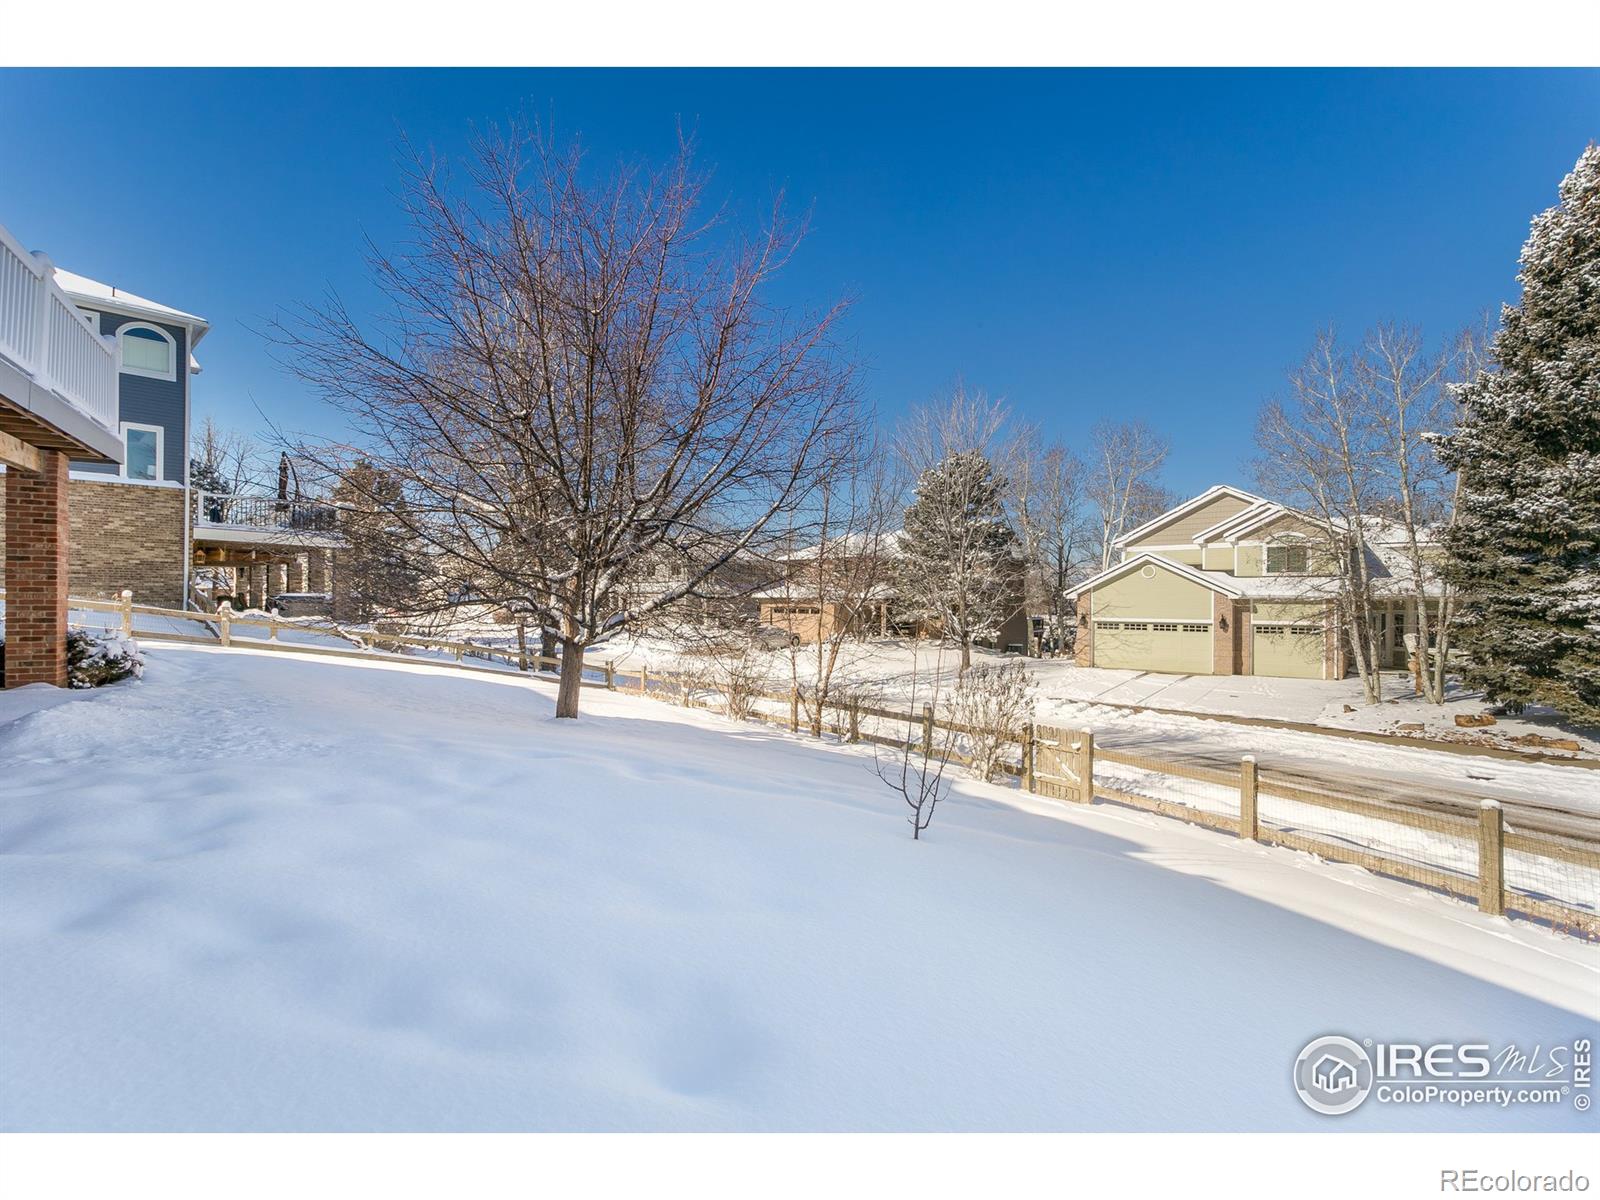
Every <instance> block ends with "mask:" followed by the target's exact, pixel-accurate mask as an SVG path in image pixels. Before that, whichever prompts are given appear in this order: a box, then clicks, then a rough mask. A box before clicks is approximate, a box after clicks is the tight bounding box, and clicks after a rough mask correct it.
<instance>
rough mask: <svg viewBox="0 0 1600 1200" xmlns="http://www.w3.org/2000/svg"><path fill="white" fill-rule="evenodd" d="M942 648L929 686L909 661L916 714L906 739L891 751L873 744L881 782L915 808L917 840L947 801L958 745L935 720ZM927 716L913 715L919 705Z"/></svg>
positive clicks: (913, 833) (913, 831)
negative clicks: (950, 770) (950, 769)
mask: <svg viewBox="0 0 1600 1200" xmlns="http://www.w3.org/2000/svg"><path fill="white" fill-rule="evenodd" d="M943 660H944V648H943V646H942V644H941V645H940V648H939V650H938V651H937V652H936V653H935V656H934V663H933V670H932V672H931V673H930V674H929V675H928V676H927V679H928V685H927V687H926V689H924V688H923V687H922V683H923V678H924V677H923V675H922V673H921V672H920V671H919V669H918V662H917V659H916V657H915V656H913V658H912V661H911V674H910V676H909V684H910V690H909V695H908V697H907V699H908V703H909V704H910V709H909V711H910V712H911V713H912V714H913V717H912V719H911V720H909V721H908V722H907V723H906V728H905V735H904V737H903V738H900V739H897V740H896V742H895V744H894V745H892V746H884V745H883V744H882V743H881V742H877V741H875V742H873V744H872V766H873V770H874V771H876V772H877V775H878V778H879V779H881V780H883V782H884V783H886V784H888V785H889V787H890V788H891V789H892V790H893V791H895V792H897V793H899V795H900V797H901V799H903V800H904V801H905V802H906V806H907V807H908V808H910V809H911V816H910V817H909V818H908V821H909V823H910V825H911V837H912V839H913V840H914V841H919V840H921V838H922V834H923V832H924V831H925V830H926V829H927V828H928V826H929V825H931V824H932V823H933V814H934V810H935V809H937V808H938V807H939V801H941V800H943V799H944V796H945V793H946V792H947V791H948V790H949V785H948V784H947V783H946V782H945V778H944V773H945V768H946V767H948V766H949V765H950V756H951V754H952V753H953V752H954V749H955V746H954V742H953V738H952V735H951V734H950V732H949V730H948V729H946V728H944V727H942V726H940V725H939V724H938V722H937V721H934V720H933V719H932V714H934V713H936V712H937V711H938V709H939V679H940V677H941V673H942V667H943ZM919 704H920V705H921V706H922V708H921V711H922V712H923V713H925V714H927V716H926V717H925V718H923V719H921V720H919V719H917V718H916V716H915V714H916V713H917V712H918V707H917V706H918V705H919Z"/></svg>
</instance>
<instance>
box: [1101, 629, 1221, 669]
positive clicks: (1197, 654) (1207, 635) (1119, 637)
mask: <svg viewBox="0 0 1600 1200" xmlns="http://www.w3.org/2000/svg"><path fill="white" fill-rule="evenodd" d="M1094 665H1095V666H1097V667H1126V668H1130V669H1132V670H1135V671H1161V672H1163V673H1165V674H1169V675H1209V674H1211V623H1210V622H1209V621H1096V622H1095V623H1094Z"/></svg>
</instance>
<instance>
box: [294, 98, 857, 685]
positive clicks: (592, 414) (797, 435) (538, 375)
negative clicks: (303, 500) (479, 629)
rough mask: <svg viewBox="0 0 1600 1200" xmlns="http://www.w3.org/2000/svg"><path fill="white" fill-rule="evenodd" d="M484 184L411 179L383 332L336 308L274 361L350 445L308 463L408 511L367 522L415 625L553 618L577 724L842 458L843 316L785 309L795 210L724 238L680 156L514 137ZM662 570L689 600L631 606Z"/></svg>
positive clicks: (386, 280) (383, 278)
mask: <svg viewBox="0 0 1600 1200" xmlns="http://www.w3.org/2000/svg"><path fill="white" fill-rule="evenodd" d="M468 175H469V178H468V181H467V185H466V186H465V187H464V188H463V189H460V190H459V191H458V190H457V189H456V188H455V187H454V185H453V184H452V182H451V181H450V179H449V178H448V176H447V174H446V172H445V171H444V169H443V168H442V166H441V165H440V164H438V163H436V162H433V161H429V160H426V159H424V158H422V157H421V156H420V155H419V156H416V157H415V158H414V159H413V165H412V167H411V169H410V170H409V171H408V174H407V179H406V187H405V189H404V204H405V212H406V216H407V217H408V218H409V221H410V225H411V232H410V235H409V237H408V239H407V241H406V243H405V248H404V249H403V250H400V251H397V252H395V253H393V254H383V253H380V252H378V251H377V250H376V249H374V251H373V253H372V268H373V273H374V276H375V281H376V283H377V286H378V287H379V289H381V291H382V292H383V294H384V295H385V297H386V298H387V300H388V301H389V306H388V307H389V311H388V313H387V325H386V327H385V328H383V329H382V330H381V332H374V331H368V330H365V329H362V328H360V327H359V326H358V324H357V323H356V321H355V319H354V318H353V317H352V316H351V315H350V314H349V312H348V311H347V310H346V309H345V308H344V307H343V305H342V304H341V303H340V302H339V301H338V300H337V299H334V300H332V301H330V302H329V303H328V304H326V305H324V306H323V307H321V308H318V309H314V310H311V311H310V312H309V313H307V314H306V315H305V316H304V318H303V319H301V320H299V321H292V322H288V323H284V324H280V325H279V326H278V336H279V339H280V342H281V344H282V345H283V347H284V348H285V349H286V350H287V351H288V354H287V358H288V361H289V364H290V366H291V368H292V369H294V370H296V371H297V372H298V373H299V374H300V375H301V376H302V377H303V378H305V379H307V380H309V381H311V382H312V383H313V384H315V385H317V386H318V387H319V388H320V389H321V390H322V391H323V393H324V394H325V395H326V396H328V397H329V399H330V400H332V402H333V403H335V404H336V405H338V406H339V407H340V408H342V409H343V411H344V412H345V413H346V414H347V416H348V418H349V422H350V425H351V426H352V428H353V430H354V435H355V436H354V437H353V439H352V441H351V444H348V445H339V446H328V445H315V446H306V447H303V448H302V453H304V454H306V455H308V456H310V457H312V458H313V459H316V460H319V461H322V462H331V464H332V465H333V466H334V467H335V468H337V467H339V466H340V465H342V464H343V463H344V462H346V461H348V460H350V459H354V458H356V457H361V458H364V459H365V460H366V461H369V462H371V463H372V464H373V465H374V467H376V468H378V469H379V470H380V471H381V472H382V473H383V476H384V477H385V478H387V479H389V480H393V481H396V482H398V484H399V485H400V488H399V495H400V497H401V498H402V500H403V503H398V502H394V501H390V500H389V499H387V498H386V497H385V496H381V495H378V496H366V497H356V498H355V502H356V503H357V504H358V505H360V504H365V505H368V506H372V507H375V508H377V509H379V510H381V511H383V512H384V513H385V514H386V515H387V516H388V517H389V518H390V519H392V520H393V521H394V522H396V523H398V524H399V525H401V526H403V528H404V529H405V531H406V532H407V534H409V535H410V536H411V537H413V538H414V539H415V541H416V543H417V545H418V546H419V547H421V548H422V550H423V552H424V553H425V554H426V555H427V557H428V561H429V562H430V563H431V567H432V571H431V576H430V579H429V582H428V583H427V585H425V586H423V587H421V588H419V590H418V594H417V595H416V596H415V597H414V599H413V600H412V601H411V604H412V606H414V607H417V608H421V609H427V608H438V607H440V606H445V605H448V604H450V603H451V602H452V601H454V600H458V599H459V598H460V597H461V596H463V595H466V596H471V597H473V598H474V599H475V600H477V601H480V602H484V603H488V604H493V605H495V606H497V607H500V608H505V609H510V610H512V611H517V612H527V613H532V614H536V615H537V616H538V617H539V619H540V620H541V622H542V624H543V625H544V626H546V627H548V628H550V629H552V630H553V631H554V635H555V637H556V638H557V639H558V640H559V645H560V657H561V663H562V666H561V685H560V690H559V694H558V698H557V702H556V715H557V716H559V717H574V716H576V715H577V712H578V698H579V676H580V672H581V669H582V663H583V654H584V650H585V648H586V647H588V646H590V645H593V644H594V643H595V642H596V641H598V640H601V639H604V638H607V637H609V636H611V635H613V634H615V633H617V632H618V631H620V630H622V629H625V628H627V627H629V626H633V625H635V624H637V623H638V622H640V621H641V620H642V619H644V618H646V617H648V616H649V615H650V614H651V613H652V612H654V611H656V610H658V609H661V608H664V607H666V606H668V605H671V604H674V603H676V602H678V601H680V600H682V599H683V598H684V597H687V596H691V595H693V594H695V593H696V591H697V589H698V588H699V587H700V585H701V584H702V583H703V582H704V581H706V580H707V579H709V578H712V577H713V576H714V575H715V574H716V573H717V571H718V570H719V569H720V568H721V567H722V566H723V565H725V564H727V563H729V562H730V561H732V560H734V559H735V558H737V557H738V556H740V555H743V554H745V553H747V552H749V551H752V550H754V549H759V548H761V546H762V543H763V541H764V539H766V538H767V536H768V530H769V528H771V527H773V526H774V525H775V524H778V523H781V522H782V521H783V520H784V518H785V516H786V514H788V513H790V512H792V511H794V510H795V509H796V508H797V507H798V506H799V505H801V504H802V503H803V502H804V500H805V499H806V497H807V496H808V495H809V494H810V493H811V491H812V490H813V489H814V488H815V486H816V484H817V481H818V479H819V478H821V477H822V476H823V475H825V474H826V472H827V470H828V469H829V467H830V466H831V465H832V464H831V463H830V462H829V455H830V454H831V453H832V452H833V450H834V448H836V447H837V446H839V445H841V444H844V443H846V442H847V441H848V430H849V429H850V428H851V427H852V426H853V425H854V424H855V423H857V421H858V420H859V410H858V406H857V401H856V398H855V395H854V391H853V388H852V385H851V372H850V370H849V368H848V366H847V365H846V364H845V363H844V362H843V361H842V360H841V358H840V355H839V354H838V352H837V350H836V348H835V347H834V345H833V344H832V341H831V333H832V330H833V328H834V326H835V323H836V321H837V319H838V317H839V315H840V312H841V311H842V306H840V305H835V306H833V307H831V308H829V309H827V310H825V311H822V312H821V313H819V314H815V315H806V316H798V317H797V316H792V315H790V314H787V313H785V312H783V311H781V310H777V309H775V308H773V307H772V306H771V304H770V303H769V302H768V300H767V298H766V292H767V285H768V283H769V282H770V281H771V279H772V278H773V276H774V275H775V274H776V273H777V272H778V271H779V270H780V268H781V267H782V266H783V265H784V264H785V262H786V261H787V260H788V258H789V256H790V254H791V253H792V252H793V250H794V248H795V246H796V244H797V241H798V232H797V231H795V230H794V229H792V228H791V227H790V226H789V225H788V224H786V222H785V221H784V220H783V218H782V214H781V212H780V211H779V210H778V209H776V208H775V210H774V212H773V215H772V219H771V221H770V223H769V224H768V225H767V227H766V228H765V229H764V230H763V231H761V232H760V233H759V235H758V236H756V237H754V238H753V239H749V240H742V239H735V238H733V237H732V236H731V235H730V234H728V233H727V232H726V231H723V230H721V229H720V227H719V226H718V225H717V224H716V222H714V221H708V220H707V219H706V218H705V216H704V214H703V212H702V203H701V200H702V188H703V178H702V176H701V175H700V174H699V173H698V172H697V170H696V168H695V166H694V164H693V162H692V155H691V152H690V149H689V147H688V146H687V145H685V146H683V147H681V149H680V152H679V154H678V155H677V157H676V158H675V159H674V160H673V161H672V162H671V163H670V164H668V165H667V166H666V167H665V168H664V169H662V170H646V169H643V168H639V167H618V168H617V169H615V170H613V171H610V172H608V173H604V174H600V173H596V172H593V171H591V170H589V169H587V168H586V167H585V166H584V165H583V164H582V163H581V161H580V155H579V153H578V151H577V149H576V148H575V147H572V148H560V147H557V146H555V145H554V144H553V143H552V142H551V141H550V140H549V139H548V138H546V137H545V136H544V135H542V134H541V132H540V131H539V130H538V129H537V128H536V127H527V126H523V125H520V124H519V125H515V126H513V127H512V128H511V130H510V131H509V133H507V134H504V135H500V134H489V135H485V136H481V137H478V138H476V139H475V140H474V142H473V154H472V159H471V163H470V167H469V171H468ZM336 473H337V474H338V475H339V476H340V477H341V478H343V477H345V472H344V471H342V470H337V471H336ZM663 553H665V554H670V555H672V556H673V557H674V558H675V560H676V561H680V562H682V563H684V564H686V577H685V578H683V579H682V580H679V581H677V582H676V583H674V584H673V585H672V586H669V587H666V588H664V589H661V590H659V591H657V592H655V593H654V594H652V595H651V596H649V597H648V598H646V599H642V600H639V601H637V602H636V603H635V602H631V601H630V600H629V599H628V598H627V597H628V593H627V589H626V588H624V587H623V586H622V585H623V584H624V582H625V581H626V580H628V579H629V578H630V577H632V576H633V575H634V574H635V573H636V572H637V570H638V568H639V566H640V564H641V563H642V562H645V561H648V560H650V559H651V558H652V557H653V556H658V555H661V554H663Z"/></svg>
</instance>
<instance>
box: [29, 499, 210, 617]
mask: <svg viewBox="0 0 1600 1200" xmlns="http://www.w3.org/2000/svg"><path fill="white" fill-rule="evenodd" d="M183 497H184V492H183V489H182V488H176V487H147V486H144V485H141V484H136V483H98V482H90V481H89V480H85V479H73V480H71V481H69V482H68V484H67V509H68V516H69V519H70V526H69V530H70V532H69V535H68V536H69V544H68V557H67V573H68V583H67V589H68V591H69V592H70V594H72V595H74V596H87V597H90V598H94V599H111V598H112V597H114V596H116V594H117V593H118V592H120V591H121V590H122V589H123V588H125V587H126V588H132V589H133V597H134V600H135V601H136V602H137V603H139V604H156V605H161V606H162V607H165V608H181V607H183V562H184V555H185V549H184V544H183ZM3 584H4V576H3V574H0V585H3Z"/></svg>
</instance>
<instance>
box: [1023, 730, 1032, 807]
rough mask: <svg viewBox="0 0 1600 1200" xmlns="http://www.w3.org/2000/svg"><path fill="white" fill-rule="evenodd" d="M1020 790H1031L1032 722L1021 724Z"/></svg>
mask: <svg viewBox="0 0 1600 1200" xmlns="http://www.w3.org/2000/svg"><path fill="white" fill-rule="evenodd" d="M1022 790H1023V791H1025V792H1031V791H1033V722H1032V721H1027V722H1024V723H1023V726H1022Z"/></svg>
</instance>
